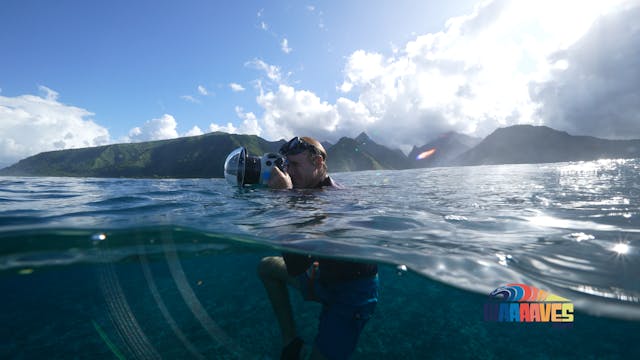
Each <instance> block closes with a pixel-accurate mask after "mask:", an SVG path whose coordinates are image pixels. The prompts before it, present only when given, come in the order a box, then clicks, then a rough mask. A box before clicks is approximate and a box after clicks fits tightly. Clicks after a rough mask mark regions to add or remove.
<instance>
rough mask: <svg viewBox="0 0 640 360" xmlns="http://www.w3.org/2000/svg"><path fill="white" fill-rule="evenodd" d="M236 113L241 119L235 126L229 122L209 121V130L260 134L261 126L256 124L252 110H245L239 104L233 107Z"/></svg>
mask: <svg viewBox="0 0 640 360" xmlns="http://www.w3.org/2000/svg"><path fill="white" fill-rule="evenodd" d="M235 111H236V115H237V116H238V118H240V119H241V120H242V123H241V124H240V125H239V126H238V127H235V126H234V125H233V124H232V123H231V122H228V123H227V124H226V125H218V124H216V123H211V124H210V125H209V131H212V132H214V131H222V132H226V133H229V134H247V135H258V136H261V135H262V128H261V127H260V125H259V124H258V119H257V117H256V116H255V114H254V113H252V112H248V113H247V112H245V111H244V109H242V108H241V107H240V106H236V108H235Z"/></svg>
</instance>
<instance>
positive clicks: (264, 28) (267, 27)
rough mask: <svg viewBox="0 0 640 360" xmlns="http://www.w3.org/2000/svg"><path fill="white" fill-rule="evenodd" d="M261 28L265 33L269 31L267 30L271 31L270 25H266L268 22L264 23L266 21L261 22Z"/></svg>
mask: <svg viewBox="0 0 640 360" xmlns="http://www.w3.org/2000/svg"><path fill="white" fill-rule="evenodd" d="M260 28H261V29H262V30H264V31H267V30H269V24H267V23H266V22H264V21H261V22H260Z"/></svg>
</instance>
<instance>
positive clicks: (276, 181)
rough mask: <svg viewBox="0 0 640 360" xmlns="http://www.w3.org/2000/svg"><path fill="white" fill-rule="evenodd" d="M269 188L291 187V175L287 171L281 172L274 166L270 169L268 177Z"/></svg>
mask: <svg viewBox="0 0 640 360" xmlns="http://www.w3.org/2000/svg"><path fill="white" fill-rule="evenodd" d="M268 185H269V188H271V189H292V188H293V184H292V183H291V177H290V176H289V174H287V173H283V172H282V171H280V169H278V167H277V166H274V167H273V169H272V170H271V178H270V179H269V184H268Z"/></svg>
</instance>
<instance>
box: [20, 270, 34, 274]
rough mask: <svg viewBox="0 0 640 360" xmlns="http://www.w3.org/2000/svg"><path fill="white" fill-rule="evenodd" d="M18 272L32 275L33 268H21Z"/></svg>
mask: <svg viewBox="0 0 640 360" xmlns="http://www.w3.org/2000/svg"><path fill="white" fill-rule="evenodd" d="M18 274H20V275H30V274H33V269H20V271H18Z"/></svg>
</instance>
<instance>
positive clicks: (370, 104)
mask: <svg viewBox="0 0 640 360" xmlns="http://www.w3.org/2000/svg"><path fill="white" fill-rule="evenodd" d="M628 4H629V2H626V3H625V2H620V1H615V0H614V1H609V2H605V1H595V0H591V1H579V2H578V1H576V2H571V1H562V2H558V1H553V0H541V1H537V2H535V3H532V2H513V1H503V0H496V1H490V2H484V3H482V4H480V5H479V6H477V7H476V8H475V10H474V11H473V12H472V13H471V14H468V15H464V16H460V17H455V18H451V19H450V20H449V21H447V23H446V26H445V28H444V29H443V30H442V31H439V32H434V33H428V34H423V35H419V36H416V37H415V38H414V39H412V40H411V41H409V42H407V43H406V44H404V45H403V46H399V47H397V49H396V50H395V51H393V52H392V53H391V54H385V53H381V52H371V51H365V50H357V51H354V52H353V53H352V54H351V55H350V56H349V57H348V58H347V61H346V64H345V67H344V80H343V81H342V83H341V85H339V86H338V90H339V91H340V92H341V93H342V94H344V97H341V98H339V99H337V100H336V101H335V102H334V103H328V102H326V101H324V100H322V99H320V98H319V97H318V96H317V95H316V94H314V93H313V92H311V91H307V90H301V89H295V88H294V87H292V86H289V85H286V84H284V81H282V75H281V70H280V68H279V67H277V66H275V65H269V64H266V63H264V62H263V61H261V60H254V61H253V62H251V63H248V64H250V66H252V67H254V68H257V69H260V70H262V71H264V72H265V73H266V74H267V77H268V78H269V79H270V80H271V81H272V82H275V83H276V85H277V88H274V89H272V90H268V91H267V90H265V89H264V88H263V87H262V85H261V83H258V84H259V86H258V89H259V91H260V94H259V96H258V97H257V103H258V105H259V106H260V107H261V108H262V110H263V113H262V115H261V116H260V117H259V118H258V124H259V125H260V126H261V128H262V130H263V135H264V136H265V137H267V138H270V139H272V140H275V139H279V138H284V137H289V136H292V135H299V134H309V135H311V136H316V137H319V138H321V139H327V140H335V139H337V138H339V137H340V136H353V135H355V134H358V133H359V132H360V131H363V130H364V131H367V132H368V133H369V134H370V135H371V136H372V137H373V138H374V139H375V140H378V141H380V142H381V143H384V144H385V145H390V146H394V147H400V148H402V149H403V150H405V151H408V150H409V149H410V148H411V147H412V146H413V145H421V144H424V143H425V142H426V141H428V140H430V139H433V138H434V137H435V136H437V135H439V134H440V133H443V132H446V131H451V130H453V131H458V132H462V133H467V134H471V135H476V136H485V135H487V134H488V133H490V132H491V131H493V130H494V129H495V128H496V127H500V126H508V125H513V124H521V123H532V124H549V125H552V126H553V125H558V126H560V125H563V122H565V123H570V124H574V125H575V124H579V121H578V118H579V117H580V116H583V117H584V114H582V113H580V112H577V111H575V110H571V112H570V113H571V114H573V115H571V116H569V115H570V114H569V113H568V112H567V111H568V109H570V108H571V106H574V107H575V105H576V104H587V103H588V102H590V103H591V105H592V106H587V107H585V108H584V109H585V111H591V110H590V109H593V108H595V107H598V109H599V110H600V111H599V112H597V111H593V112H592V114H597V115H592V116H591V117H590V118H591V119H594V120H593V121H591V122H589V123H591V124H596V123H597V122H596V120H595V119H602V117H603V116H609V117H614V118H618V119H620V120H619V121H618V123H615V124H614V126H616V127H619V128H620V129H625V128H628V127H629V126H630V125H631V123H632V122H635V123H637V119H638V118H637V117H633V116H629V114H631V113H633V114H638V113H639V112H638V111H637V110H638V108H637V107H634V106H635V105H633V104H640V101H637V100H638V95H637V94H638V93H637V89H638V87H637V85H636V84H638V83H640V81H638V75H637V69H638V66H637V61H638V60H637V59H640V57H638V56H637V51H636V49H638V48H639V46H638V38H639V37H638V35H637V29H638V27H637V25H636V24H635V23H634V21H633V20H632V19H633V18H634V17H635V18H637V15H638V14H637V12H630V11H629V10H630V9H629V8H630V6H629V5H628ZM620 6H622V7H624V8H625V10H626V11H615V9H617V8H619V7H620ZM616 14H617V15H616ZM623 15H624V16H623ZM610 16H614V17H615V18H613V19H612V20H611V21H608V22H607V21H606V20H604V19H605V18H606V17H610ZM599 18H601V20H599V21H600V22H602V24H601V25H596V27H595V28H594V29H592V30H591V31H588V32H587V30H588V29H589V28H590V27H591V26H592V24H593V23H594V21H596V20H597V19H599ZM607 24H608V25H607ZM603 32H605V33H606V34H607V35H602V34H603ZM598 34H600V35H598ZM598 36H600V37H603V36H604V37H606V38H607V39H610V38H611V37H615V40H614V39H612V40H611V41H609V40H607V41H609V43H608V44H607V47H604V48H603V47H600V46H599V45H597V41H596V42H594V41H595V40H597V37H598ZM579 39H582V40H580V41H578V40H579ZM603 50H604V51H603ZM596 53H598V55H597V56H595V55H596ZM612 53H614V54H617V56H618V57H617V58H616V59H609V58H608V55H607V54H612ZM629 68H633V70H629ZM562 69H564V71H563V70H562ZM608 72H615V73H616V75H613V76H612V75H610V74H608ZM591 74H594V75H595V78H597V79H592V81H591V83H589V84H588V85H589V87H587V88H584V87H582V88H581V87H580V85H579V82H578V80H577V79H580V78H584V77H585V76H587V77H588V76H591ZM598 79H599V80H598ZM583 85H584V83H583ZM627 88H634V89H633V90H632V91H628V90H627ZM587 90H588V91H587ZM581 91H582V92H584V93H585V94H584V96H583V97H584V98H583V99H582V100H577V99H576V96H578V97H579V94H580V92H581ZM616 92H622V93H623V96H619V97H618V98H617V99H616V101H613V102H606V100H604V99H606V98H612V97H613V95H614V94H615V93H616ZM558 93H560V96H558V95H557V94H558ZM563 96H566V99H565V98H563ZM347 97H348V98H347ZM569 98H571V99H573V100H575V101H570V99H569ZM596 98H597V99H596ZM598 99H599V100H598ZM554 101H555V103H554ZM603 102H605V103H606V104H607V106H604V105H603ZM541 104H542V105H541ZM560 108H561V109H562V110H561V111H560V110H558V109H560ZM621 108H624V109H626V110H625V111H624V114H623V111H622V110H620V109H621ZM627 110H628V111H627ZM554 119H555V120H554ZM622 119H626V120H624V121H623V120H622ZM581 126H586V125H585V124H583V125H581ZM564 128H566V129H569V128H570V127H568V126H566V124H565V126H564ZM592 128H594V129H595V127H592ZM574 129H579V127H574ZM639 129H640V128H639ZM622 131H624V130H622ZM639 131H640V130H639ZM594 134H596V135H600V136H606V135H607V133H606V132H603V131H600V132H598V133H595V132H594Z"/></svg>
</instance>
